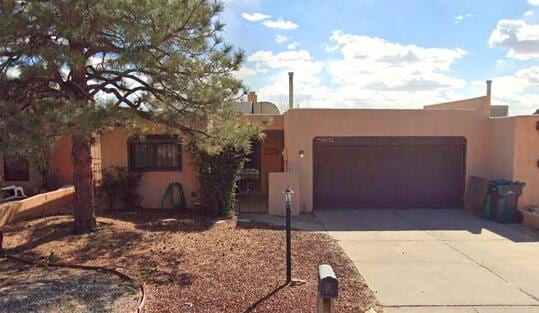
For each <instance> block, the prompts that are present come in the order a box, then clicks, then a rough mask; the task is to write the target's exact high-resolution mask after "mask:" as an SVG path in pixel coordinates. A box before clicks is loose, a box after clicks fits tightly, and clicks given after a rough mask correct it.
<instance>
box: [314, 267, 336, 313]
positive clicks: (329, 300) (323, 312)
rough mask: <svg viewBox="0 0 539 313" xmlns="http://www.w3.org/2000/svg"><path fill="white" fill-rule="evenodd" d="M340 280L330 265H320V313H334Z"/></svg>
mask: <svg viewBox="0 0 539 313" xmlns="http://www.w3.org/2000/svg"><path fill="white" fill-rule="evenodd" d="M338 296H339V281H338V280H337V276H335V272H334V271H333V268H331V266H330V265H327V264H322V265H319V266H318V313H334V312H335V300H336V299H337V297H338Z"/></svg>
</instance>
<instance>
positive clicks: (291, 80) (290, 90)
mask: <svg viewBox="0 0 539 313" xmlns="http://www.w3.org/2000/svg"><path fill="white" fill-rule="evenodd" d="M293 108H294V72H288V109H293Z"/></svg>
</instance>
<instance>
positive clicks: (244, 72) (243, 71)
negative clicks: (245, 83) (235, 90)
mask: <svg viewBox="0 0 539 313" xmlns="http://www.w3.org/2000/svg"><path fill="white" fill-rule="evenodd" d="M256 74H257V70H256V69H252V68H249V67H245V66H242V67H241V68H240V69H239V70H237V71H236V72H235V75H236V76H237V77H239V78H247V77H251V76H254V75H256Z"/></svg>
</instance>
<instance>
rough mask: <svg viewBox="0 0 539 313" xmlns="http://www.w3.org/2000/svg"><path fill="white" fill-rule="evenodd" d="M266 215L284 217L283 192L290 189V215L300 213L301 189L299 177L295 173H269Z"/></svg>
mask: <svg viewBox="0 0 539 313" xmlns="http://www.w3.org/2000/svg"><path fill="white" fill-rule="evenodd" d="M269 185H270V189H269V194H268V213H269V214H271V215H281V216H283V215H286V206H285V202H284V194H283V191H284V190H285V189H286V188H287V187H290V189H292V190H293V191H294V195H293V197H292V215H298V214H299V213H300V209H299V208H300V198H301V197H300V196H301V188H300V182H299V175H297V174H296V173H291V172H288V173H270V174H269Z"/></svg>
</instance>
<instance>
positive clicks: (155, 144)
mask: <svg viewBox="0 0 539 313" xmlns="http://www.w3.org/2000/svg"><path fill="white" fill-rule="evenodd" d="M129 169H130V170H133V171H171V170H180V171H181V170H182V145H181V141H180V139H179V138H178V137H177V136H169V135H146V136H145V138H144V139H139V138H134V139H131V140H130V141H129Z"/></svg>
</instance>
